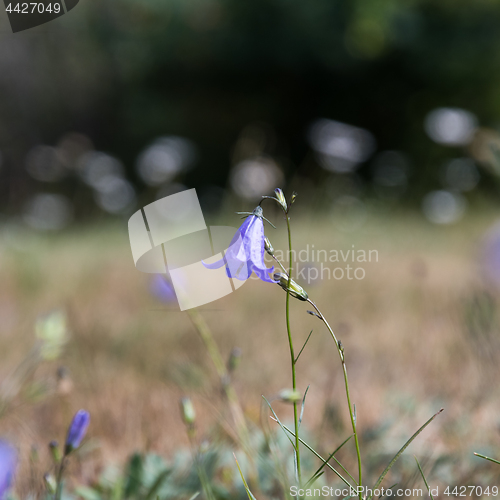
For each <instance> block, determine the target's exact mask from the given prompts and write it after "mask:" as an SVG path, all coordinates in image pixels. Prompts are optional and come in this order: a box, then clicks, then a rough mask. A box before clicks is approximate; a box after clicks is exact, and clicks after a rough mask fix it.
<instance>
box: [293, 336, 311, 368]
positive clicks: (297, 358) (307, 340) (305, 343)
mask: <svg viewBox="0 0 500 500" xmlns="http://www.w3.org/2000/svg"><path fill="white" fill-rule="evenodd" d="M312 332H313V331H312V330H311V333H310V334H309V336H308V337H307V339H306V341H305V342H304V345H303V346H302V349H301V350H300V352H299V353H298V354H297V357H296V358H295V361H294V362H293V364H296V363H297V361H298V360H299V357H300V355H301V354H302V351H303V350H304V347H305V346H306V345H307V343H308V342H309V339H310V338H311V335H312Z"/></svg>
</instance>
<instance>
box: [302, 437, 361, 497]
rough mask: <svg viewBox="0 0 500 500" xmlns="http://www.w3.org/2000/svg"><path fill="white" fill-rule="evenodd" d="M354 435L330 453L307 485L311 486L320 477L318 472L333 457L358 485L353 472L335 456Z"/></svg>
mask: <svg viewBox="0 0 500 500" xmlns="http://www.w3.org/2000/svg"><path fill="white" fill-rule="evenodd" d="M351 438H352V436H349V437H348V438H347V439H346V440H345V441H344V442H343V443H342V444H341V445H340V446H338V447H337V448H336V449H335V450H334V451H333V452H332V453H330V456H329V457H328V458H327V459H326V460H324V461H323V463H322V464H321V466H320V467H319V469H318V470H317V471H316V472H315V473H314V474H313V475H312V477H311V479H309V481H307V483H306V487H307V486H309V485H310V484H312V482H311V481H313V480H314V481H316V479H317V478H318V477H319V476H318V474H319V473H320V472H321V471H322V470H323V468H324V467H325V465H327V464H328V462H329V461H330V460H331V459H332V458H333V459H334V460H335V462H337V464H339V465H340V467H342V469H343V470H344V472H345V473H346V474H347V475H348V476H349V477H350V478H351V479H352V480H353V481H354V484H355V485H356V486H357V485H358V483H357V481H356V480H355V479H354V478H353V477H352V476H351V474H349V472H348V471H347V469H346V468H345V467H344V466H343V465H342V464H341V463H340V462H339V461H338V460H337V459H336V458H335V456H334V455H335V454H336V453H337V452H338V451H339V450H340V449H341V448H342V446H344V445H345V444H346V443H347V441H349V439H351Z"/></svg>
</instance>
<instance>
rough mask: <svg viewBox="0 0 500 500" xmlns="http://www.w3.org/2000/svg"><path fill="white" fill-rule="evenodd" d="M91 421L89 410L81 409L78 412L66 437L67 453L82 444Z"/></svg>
mask: <svg viewBox="0 0 500 500" xmlns="http://www.w3.org/2000/svg"><path fill="white" fill-rule="evenodd" d="M89 423H90V414H89V412H88V411H85V410H79V411H77V412H76V414H75V416H74V417H73V420H72V421H71V425H70V426H69V429H68V436H67V437H66V450H65V453H66V455H67V454H68V453H70V452H71V451H73V450H74V449H75V448H78V447H79V446H80V443H81V442H82V439H83V438H84V437H85V434H86V433H87V428H88V426H89Z"/></svg>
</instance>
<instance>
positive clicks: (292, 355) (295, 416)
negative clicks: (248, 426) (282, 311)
mask: <svg viewBox="0 0 500 500" xmlns="http://www.w3.org/2000/svg"><path fill="white" fill-rule="evenodd" d="M283 211H284V213H285V217H286V227H287V231H288V286H287V292H286V330H287V333H288V344H289V346H290V358H291V365H292V387H293V391H294V392H295V391H296V390H297V381H296V373H295V364H296V360H295V351H294V349H293V339H292V330H291V327H290V283H291V280H292V231H291V228H290V218H289V217H288V212H287V211H286V210H283ZM293 423H294V427H295V460H296V464H297V479H298V481H299V485H302V471H301V468H300V438H299V414H298V408H297V401H294V403H293Z"/></svg>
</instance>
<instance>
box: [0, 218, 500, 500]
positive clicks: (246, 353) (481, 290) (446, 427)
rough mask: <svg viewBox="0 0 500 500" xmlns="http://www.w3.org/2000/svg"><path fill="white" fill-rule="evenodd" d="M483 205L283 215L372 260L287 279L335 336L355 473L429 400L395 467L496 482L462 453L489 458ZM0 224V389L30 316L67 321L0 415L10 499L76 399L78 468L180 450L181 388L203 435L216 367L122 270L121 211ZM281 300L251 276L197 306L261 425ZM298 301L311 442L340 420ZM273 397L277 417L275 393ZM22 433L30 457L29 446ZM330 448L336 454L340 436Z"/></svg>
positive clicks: (125, 256) (213, 407) (184, 327)
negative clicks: (450, 215)
mask: <svg viewBox="0 0 500 500" xmlns="http://www.w3.org/2000/svg"><path fill="white" fill-rule="evenodd" d="M495 219H496V214H494V213H493V212H490V213H487V214H483V215H480V216H479V215H470V216H468V217H466V218H465V219H464V220H463V221H462V222H461V223H459V224H457V225H455V226H451V227H437V226H432V225H430V224H429V223H427V222H425V221H424V220H423V219H422V218H421V217H420V216H419V215H415V214H404V213H402V214H379V215H370V216H369V217H368V219H367V221H366V222H365V223H364V224H363V225H362V226H360V227H359V228H357V229H356V230H355V231H345V230H341V229H340V227H339V220H337V219H335V218H333V219H329V218H326V217H325V218H321V219H318V218H317V217H313V216H312V215H311V214H308V213H301V212H300V210H297V215H296V217H295V218H293V224H294V226H293V231H294V233H293V241H294V246H295V248H296V249H297V250H300V249H305V248H306V245H307V244H309V245H310V246H311V245H313V244H314V246H315V249H326V250H328V251H330V250H331V249H337V250H340V249H343V250H344V251H346V250H348V249H351V248H353V247H352V246H353V245H354V248H355V249H356V250H358V249H364V250H377V252H378V262H368V263H362V264H361V265H362V266H363V268H364V269H365V273H366V276H365V278H364V279H362V280H356V279H353V280H348V279H346V278H344V279H342V280H335V279H330V280H323V281H317V282H315V283H311V284H310V285H305V288H306V289H307V290H308V292H309V295H310V296H311V298H312V299H313V300H314V301H315V302H316V303H317V304H318V305H319V306H320V307H321V309H322V310H323V312H324V314H325V315H326V316H327V318H328V319H329V320H330V322H331V324H332V326H333V328H334V330H335V331H336V332H337V336H338V337H339V338H340V339H341V340H342V343H343V345H344V347H345V354H346V360H347V366H348V370H349V376H350V386H351V393H352V398H353V401H354V402H355V403H356V408H357V416H358V417H357V418H358V428H359V431H360V433H361V436H362V440H361V446H362V451H363V452H364V454H365V457H366V458H365V460H366V464H365V467H366V473H367V477H372V478H374V477H376V475H378V474H379V473H380V471H381V468H383V466H381V462H380V457H381V456H382V457H384V456H385V455H386V454H387V456H388V457H389V455H390V454H391V453H392V454H394V452H395V451H396V450H397V449H398V448H399V447H400V446H401V445H402V444H403V442H404V441H405V440H406V439H407V438H408V437H409V436H410V435H411V434H412V433H413V432H414V431H415V430H416V429H417V428H418V427H419V426H420V425H421V424H422V423H423V422H424V421H425V420H426V419H427V418H428V417H430V416H431V415H432V414H433V413H435V412H436V411H437V410H439V408H441V407H443V408H445V411H444V413H443V414H442V415H440V416H439V418H438V419H436V421H435V422H433V423H432V425H430V426H429V427H428V428H427V429H426V430H425V431H424V433H423V434H422V435H421V436H420V437H419V438H418V439H417V440H416V441H415V443H414V444H412V445H411V447H410V448H409V450H408V451H407V453H408V456H407V457H406V461H403V465H404V464H407V465H406V466H407V467H408V468H413V469H415V463H414V461H413V458H412V454H413V453H415V454H418V456H419V458H421V459H422V460H423V461H424V462H425V463H432V464H434V466H433V467H434V469H433V471H431V473H430V477H429V480H430V482H431V483H436V484H437V483H439V484H448V482H449V481H456V480H457V478H460V479H464V478H465V479H467V478H469V479H470V478H472V477H475V476H474V474H475V471H477V470H479V469H480V470H481V471H485V472H484V474H486V475H485V476H482V477H485V478H489V479H485V481H489V480H493V479H491V478H496V480H498V475H497V474H496V470H495V469H494V466H493V465H492V464H488V463H486V462H484V461H481V460H480V459H478V458H475V457H474V456H473V455H472V453H473V452H474V451H484V452H487V454H490V456H491V455H493V456H496V457H499V456H500V435H499V428H500V427H499V426H500V417H499V415H500V413H499V410H500V393H499V390H498V387H499V382H500V368H499V361H500V321H499V319H500V318H499V317H498V307H497V305H498V303H499V300H500V295H499V294H497V293H496V291H495V290H494V289H492V288H490V287H487V285H486V284H484V283H483V282H482V280H481V275H480V272H479V256H480V251H479V249H480V245H481V241H482V237H483V235H484V233H485V231H486V230H487V229H488V228H489V227H490V226H491V224H492V223H494V222H495ZM212 222H214V221H212ZM274 222H276V223H277V225H278V229H277V230H274V229H269V230H266V231H267V233H268V235H269V236H270V238H271V240H272V242H273V245H274V247H275V248H280V249H285V245H286V240H285V229H284V224H283V223H282V222H281V221H279V220H277V218H274ZM228 223H229V224H232V225H237V224H238V219H237V218H236V216H235V217H234V220H232V219H228ZM0 238H1V240H0V243H1V251H0V282H1V287H0V380H3V381H4V382H3V385H2V390H3V391H4V392H3V393H2V395H3V396H5V391H6V387H7V382H8V381H9V380H12V377H13V375H12V374H13V373H15V372H14V370H15V368H16V366H18V365H19V363H21V362H22V360H23V359H24V358H25V357H26V355H27V354H28V352H29V351H30V349H32V347H33V345H34V344H35V335H34V325H35V323H36V321H37V318H38V317H39V316H40V315H43V314H45V313H47V312H49V311H51V310H54V309H61V310H63V311H65V313H66V315H67V322H68V330H69V332H70V333H69V339H68V342H67V344H66V345H65V347H64V350H63V353H62V354H61V356H60V357H59V359H57V360H53V361H47V362H43V363H40V365H39V366H37V368H36V370H35V371H34V372H33V373H30V374H29V375H28V378H27V380H26V381H25V383H24V384H23V386H22V387H21V388H20V390H19V391H18V392H17V393H16V395H15V397H13V398H11V399H10V400H9V401H8V404H6V405H5V406H4V409H3V412H2V416H1V419H0V434H1V435H4V436H6V437H8V438H9V439H10V440H11V441H12V442H14V443H15V444H16V445H17V446H18V447H19V449H20V450H21V458H22V469H21V472H20V474H19V480H18V485H17V490H18V492H19V493H20V495H21V497H22V495H23V492H24V491H27V489H28V488H29V487H31V485H32V484H33V481H34V482H35V483H36V482H37V481H40V478H41V475H43V472H44V469H46V468H47V467H48V463H49V453H48V449H47V443H48V442H49V441H50V440H52V439H58V440H60V441H62V440H63V439H64V432H65V429H66V426H67V423H68V422H69V420H70V418H71V416H72V414H73V413H74V412H75V411H76V410H77V409H79V408H86V409H87V410H89V411H90V413H91V425H90V428H89V439H88V441H87V443H86V445H85V446H84V447H83V448H82V451H81V459H80V460H78V461H75V462H74V463H73V467H74V471H73V472H74V473H75V476H74V477H75V481H77V482H79V483H89V482H91V481H92V480H93V479H94V478H95V477H96V474H98V473H99V472H100V471H101V470H102V469H103V466H104V465H105V464H109V463H116V464H118V465H120V464H123V463H124V462H125V460H126V458H127V457H128V456H130V455H131V454H132V453H133V452H134V451H136V450H140V451H154V452H156V453H158V454H161V455H163V456H165V457H166V458H169V457H172V456H173V455H174V453H175V452H176V450H179V449H181V448H186V447H187V446H188V440H187V437H186V433H185V428H184V425H183V423H182V419H181V416H180V411H179V403H178V402H179V399H180V397H182V396H183V395H189V396H191V397H192V399H193V401H194V404H195V407H196V410H197V415H198V427H199V432H200V435H201V436H205V437H206V438H207V439H215V438H214V436H216V435H217V431H216V430H215V427H216V423H217V422H220V421H221V419H222V420H224V419H225V418H226V417H227V415H225V410H223V407H224V404H223V401H222V399H223V398H222V396H221V391H220V387H219V383H218V379H217V374H216V372H215V370H214V368H213V366H212V364H211V361H210V358H209V357H208V356H207V353H206V351H205V349H204V346H203V344H202V342H201V341H200V339H199V337H198V335H197V332H196V330H195V329H194V328H193V325H192V323H191V322H190V320H189V317H188V316H187V315H186V313H182V312H180V311H179V310H178V307H177V306H176V305H168V304H163V303H161V302H160V301H159V300H158V299H157V298H155V297H153V296H152V295H151V294H150V292H149V280H150V276H148V275H145V274H142V273H140V272H138V271H137V270H136V269H135V268H134V265H133V261H132V258H131V253H130V247H129V243H128V236H127V232H126V224H125V223H123V224H121V225H109V226H103V227H88V228H79V229H78V230H73V231H69V232H66V233H64V234H60V235H54V236H41V235H38V234H33V233H25V232H23V231H20V230H14V229H13V228H12V227H8V228H5V229H4V230H3V231H2V233H0ZM310 264H311V265H315V264H317V263H314V262H311V263H310ZM325 265H328V266H330V267H336V266H338V265H344V264H342V263H335V264H332V263H326V264H325ZM284 309H285V293H284V292H283V291H282V290H281V289H280V288H279V287H278V286H274V285H270V284H266V283H263V282H260V281H254V280H250V282H248V283H246V284H245V286H244V287H242V288H241V289H239V290H238V291H237V292H235V293H233V294H231V295H229V296H227V297H225V298H223V299H221V300H219V301H217V302H214V303H211V304H207V305H206V306H203V307H202V308H200V313H201V314H202V315H203V317H204V318H205V320H206V322H207V323H208V325H209V326H210V328H211V329H212V332H213V335H214V337H215V339H216V341H217V343H218V345H219V347H220V350H221V352H222V355H223V357H224V358H225V359H226V358H227V357H228V356H229V353H230V352H231V349H232V348H233V347H235V346H237V347H239V348H241V351H242V358H241V364H240V365H239V367H238V369H237V371H236V373H235V375H234V385H235V388H236V390H237V393H238V395H239V397H240V400H241V402H242V405H243V407H244V411H245V414H246V416H247V418H248V420H249V421H250V422H252V423H253V424H254V425H255V426H261V425H262V420H266V423H265V425H270V424H272V422H271V423H270V424H269V423H268V422H267V420H268V419H267V413H266V412H264V411H263V410H262V408H263V407H262V399H261V395H265V396H266V397H267V398H268V399H270V398H273V397H276V395H277V394H278V393H279V391H280V390H282V389H284V388H288V387H290V385H291V383H290V365H289V361H290V360H289V352H288V343H287V337H286V328H285V316H284ZM307 309H308V307H307V304H304V303H302V302H299V301H296V300H294V301H292V304H291V310H292V320H293V336H294V339H295V343H296V345H297V346H299V347H300V345H301V344H302V342H303V341H304V340H305V339H306V337H307V335H308V334H309V332H310V330H311V329H313V330H314V331H313V334H312V336H311V339H310V341H309V343H308V345H307V347H306V349H305V350H304V352H303V354H302V355H301V358H300V361H299V363H298V365H297V369H298V386H299V388H300V390H301V391H304V390H305V389H306V387H307V386H308V385H309V384H310V385H311V387H310V390H309V393H308V399H307V404H306V409H305V413H304V427H305V428H307V434H308V436H309V438H310V440H311V442H314V443H315V444H317V445H318V448H319V449H321V450H323V451H325V453H328V450H329V449H330V448H332V447H334V446H336V445H337V444H339V442H341V441H342V440H343V439H344V438H345V437H346V436H347V435H348V432H349V431H348V414H347V411H346V409H345V404H344V399H345V394H344V390H343V379H342V372H341V367H340V365H339V361H338V355H337V353H336V350H335V347H334V345H333V343H332V341H331V338H330V337H329V335H328V332H327V331H326V329H325V327H324V326H323V325H322V323H321V322H319V321H318V320H317V319H316V318H314V317H313V316H311V315H308V314H307V313H306V311H307ZM61 367H64V370H63V371H64V377H62V378H61V376H60V375H59V376H58V370H59V373H60V372H61ZM3 396H2V397H3ZM274 406H275V409H276V411H277V412H278V413H279V414H280V416H282V417H283V419H284V420H285V421H287V420H288V421H289V419H290V418H291V407H290V406H289V405H286V404H284V403H280V402H278V401H276V402H275V403H274ZM33 447H36V449H37V450H38V455H39V459H38V460H30V459H29V457H30V454H31V455H32V454H33V451H30V450H32V448H33ZM342 456H343V460H344V461H345V462H346V464H348V465H354V463H355V462H354V458H355V455H354V453H353V452H352V450H343V455H342ZM389 458H390V457H389ZM436 463H437V464H438V465H436ZM439 464H441V465H439ZM436 467H440V468H436ZM415 470H416V469H415ZM481 474H483V472H481ZM488 474H489V475H488ZM415 480H416V482H417V484H419V486H423V485H422V483H421V482H419V481H420V480H419V478H418V477H416V478H415ZM386 486H389V484H387V485H386Z"/></svg>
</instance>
